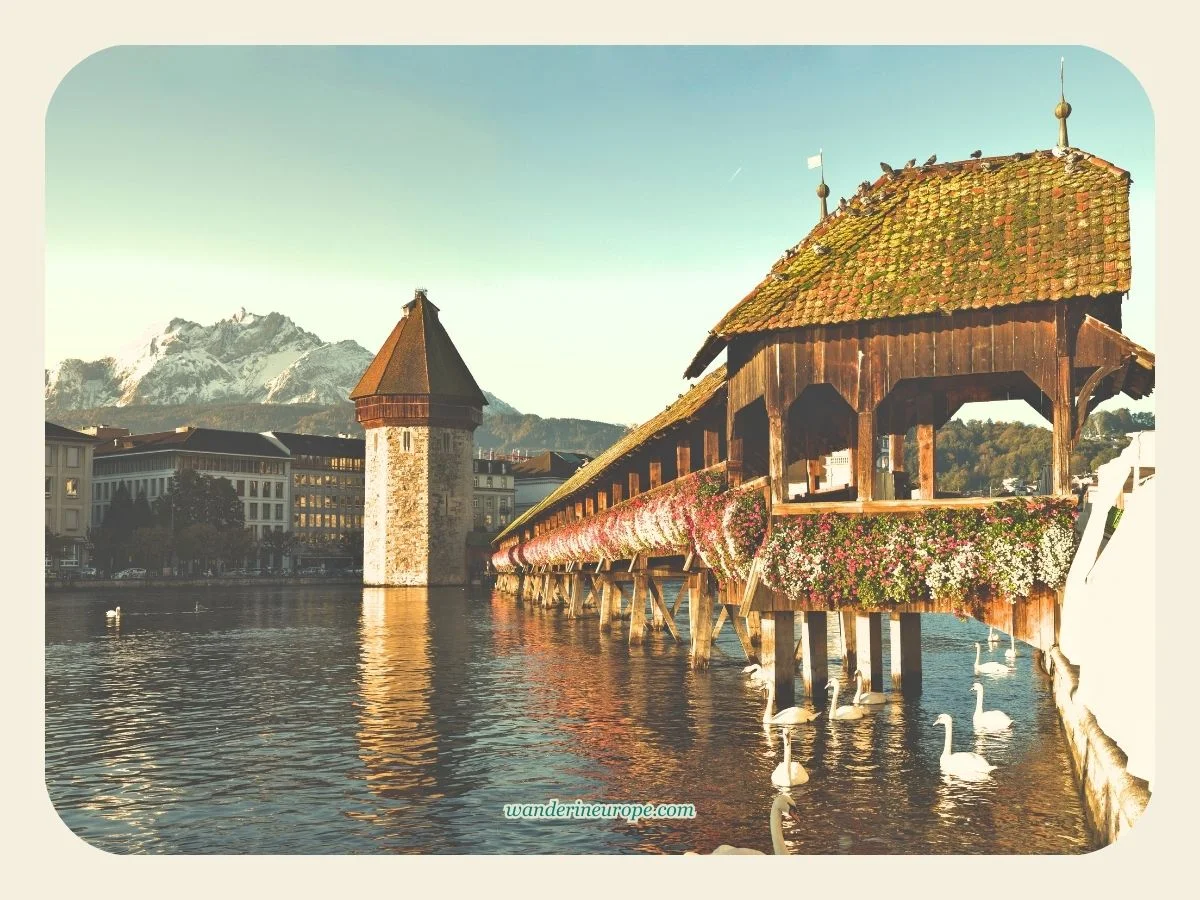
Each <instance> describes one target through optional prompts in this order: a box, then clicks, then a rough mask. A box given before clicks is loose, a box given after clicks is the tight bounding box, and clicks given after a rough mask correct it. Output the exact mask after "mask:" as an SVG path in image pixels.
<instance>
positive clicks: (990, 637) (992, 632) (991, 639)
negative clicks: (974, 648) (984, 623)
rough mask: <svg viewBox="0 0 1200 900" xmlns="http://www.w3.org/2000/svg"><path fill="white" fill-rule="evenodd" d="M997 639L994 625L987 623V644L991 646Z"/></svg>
mask: <svg viewBox="0 0 1200 900" xmlns="http://www.w3.org/2000/svg"><path fill="white" fill-rule="evenodd" d="M998 640H1000V635H999V634H997V633H996V629H995V628H994V627H992V626H991V625H989V626H988V646H991V645H992V644H994V643H996V641H998Z"/></svg>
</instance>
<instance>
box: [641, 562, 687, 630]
mask: <svg viewBox="0 0 1200 900" xmlns="http://www.w3.org/2000/svg"><path fill="white" fill-rule="evenodd" d="M646 587H647V588H648V589H649V591H650V605H651V607H652V608H653V610H654V613H655V618H656V619H658V620H659V622H661V624H660V625H659V626H658V628H659V629H662V628H663V627H665V628H666V629H667V630H668V631H669V632H671V637H673V638H674V639H675V641H676V642H679V641H680V640H682V639H681V638H680V637H679V629H677V628H676V627H675V617H674V616H673V615H671V612H670V610H668V609H667V600H666V598H665V597H664V596H663V595H662V590H661V589H660V588H659V586H658V582H657V581H655V580H654V578H653V577H650V578H647V579H646Z"/></svg>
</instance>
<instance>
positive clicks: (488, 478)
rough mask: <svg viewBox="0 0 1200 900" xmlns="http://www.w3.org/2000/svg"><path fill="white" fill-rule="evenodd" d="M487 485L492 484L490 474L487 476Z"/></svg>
mask: <svg viewBox="0 0 1200 900" xmlns="http://www.w3.org/2000/svg"><path fill="white" fill-rule="evenodd" d="M487 486H488V487H491V486H492V476H491V475H489V476H488V477H487Z"/></svg>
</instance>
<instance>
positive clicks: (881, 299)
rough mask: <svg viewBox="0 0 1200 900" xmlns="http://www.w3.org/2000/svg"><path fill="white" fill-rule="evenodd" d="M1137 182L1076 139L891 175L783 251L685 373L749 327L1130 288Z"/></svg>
mask: <svg viewBox="0 0 1200 900" xmlns="http://www.w3.org/2000/svg"><path fill="white" fill-rule="evenodd" d="M1129 184H1130V178H1129V173H1128V172H1126V171H1124V170H1123V169H1119V168H1117V167H1116V166H1114V165H1113V164H1111V163H1109V162H1106V161H1104V160H1102V159H1099V158H1098V157H1094V156H1091V155H1090V154H1087V153H1084V152H1082V151H1079V150H1074V149H1070V150H1067V151H1049V150H1042V151H1036V152H1034V153H1019V154H1013V155H1012V156H1001V157H992V158H990V159H978V160H976V159H968V160H963V161H961V162H952V163H943V164H939V165H934V166H923V167H917V168H912V169H902V170H897V171H896V172H895V174H894V175H883V176H881V177H880V178H879V179H878V180H876V181H875V183H874V184H872V185H870V187H869V188H865V189H862V190H860V192H859V193H858V194H857V195H856V196H855V197H854V199H853V200H851V201H850V202H849V204H848V207H847V208H846V209H844V210H841V211H839V212H836V213H835V214H834V215H831V216H830V217H829V218H827V219H826V220H825V221H823V222H821V223H820V224H818V225H817V226H816V228H814V229H813V230H812V231H811V232H810V233H809V234H808V236H807V237H805V238H804V240H802V241H801V242H800V243H799V244H797V245H796V246H795V247H793V248H792V249H791V250H789V251H787V252H786V253H785V254H784V255H783V256H782V257H781V258H780V259H779V261H778V262H776V264H775V265H774V267H773V268H772V269H771V271H770V272H769V273H768V274H767V276H766V277H765V278H764V279H763V280H762V281H761V282H760V283H759V285H758V286H757V287H756V288H754V290H752V291H751V292H750V293H749V294H748V295H747V296H746V297H745V298H743V299H742V301H741V302H740V303H738V304H737V305H736V306H735V307H734V308H733V309H731V310H730V311H729V312H728V313H727V314H726V315H725V317H724V318H723V319H721V321H720V322H718V323H717V325H716V327H714V328H713V329H712V331H711V332H710V333H709V336H708V338H707V340H706V341H705V343H704V346H703V347H701V349H700V351H699V352H698V353H697V354H696V357H695V358H694V359H693V360H692V363H691V365H690V366H689V367H688V370H687V372H686V377H688V378H694V377H696V376H697V375H699V374H700V373H701V372H703V371H704V368H705V367H706V366H707V365H708V364H709V363H710V362H711V361H712V360H713V359H714V358H715V357H716V355H717V354H718V353H719V352H720V351H721V348H722V347H723V346H724V345H725V344H726V343H728V341H729V340H730V338H732V337H734V336H736V335H740V334H751V333H757V332H763V331H774V330H780V329H789V328H802V327H805V326H809V325H827V324H834V323H839V322H854V321H866V320H872V319H889V318H896V317H900V316H912V315H923V314H929V313H935V312H952V311H954V310H961V309H978V308H981V307H995V306H1005V305H1010V304H1018V303H1031V302H1037V301H1045V300H1064V299H1068V298H1071V297H1082V296H1091V297H1096V296H1100V295H1103V294H1113V293H1123V292H1125V291H1128V290H1129V276H1130V253H1129Z"/></svg>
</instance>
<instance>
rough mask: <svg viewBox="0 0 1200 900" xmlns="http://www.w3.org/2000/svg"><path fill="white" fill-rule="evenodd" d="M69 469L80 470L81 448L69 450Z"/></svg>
mask: <svg viewBox="0 0 1200 900" xmlns="http://www.w3.org/2000/svg"><path fill="white" fill-rule="evenodd" d="M67 468H68V469H78V468H79V448H78V447H68V448H67Z"/></svg>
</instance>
